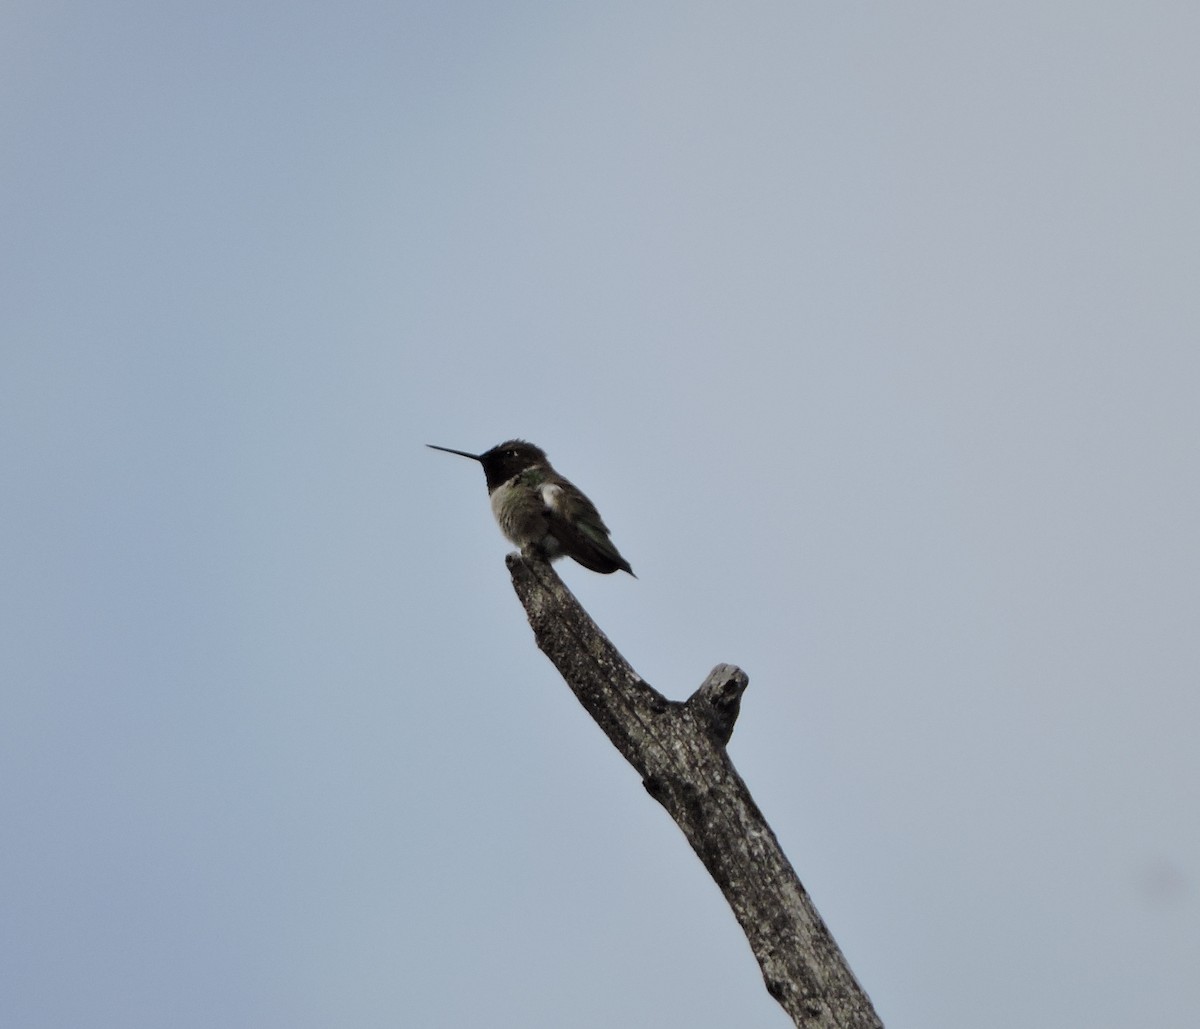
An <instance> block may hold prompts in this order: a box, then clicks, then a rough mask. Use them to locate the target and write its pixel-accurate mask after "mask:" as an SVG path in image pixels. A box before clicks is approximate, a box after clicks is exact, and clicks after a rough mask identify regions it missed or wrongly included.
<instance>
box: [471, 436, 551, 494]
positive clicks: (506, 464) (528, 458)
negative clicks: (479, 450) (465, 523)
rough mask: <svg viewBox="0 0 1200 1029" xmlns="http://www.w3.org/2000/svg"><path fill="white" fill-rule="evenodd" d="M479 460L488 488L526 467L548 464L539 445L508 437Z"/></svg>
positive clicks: (506, 480) (506, 479) (503, 481)
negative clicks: (508, 438)
mask: <svg viewBox="0 0 1200 1029" xmlns="http://www.w3.org/2000/svg"><path fill="white" fill-rule="evenodd" d="M479 460H480V462H481V463H482V464H483V472H484V474H485V475H486V476H487V484H488V489H489V490H492V489H495V488H496V487H497V486H500V485H502V484H503V483H506V482H508V480H509V479H511V478H512V477H513V476H514V475H519V474H520V473H521V472H523V471H525V469H526V468H537V467H546V466H548V465H549V464H550V462H549V461H547V460H546V452H545V451H544V450H543V449H542V448H541V447H535V446H534V445H533V444H532V443H527V442H526V441H525V440H523V439H510V440H508V441H506V442H504V443H500V444H498V445H497V446H494V447H492V449H491V450H489V451H487V452H486V453H484V454H481V455H480V456H479Z"/></svg>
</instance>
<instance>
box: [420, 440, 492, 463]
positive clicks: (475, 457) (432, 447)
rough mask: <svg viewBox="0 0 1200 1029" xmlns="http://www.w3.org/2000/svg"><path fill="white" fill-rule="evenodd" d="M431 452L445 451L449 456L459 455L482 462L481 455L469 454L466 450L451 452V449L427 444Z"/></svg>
mask: <svg viewBox="0 0 1200 1029" xmlns="http://www.w3.org/2000/svg"><path fill="white" fill-rule="evenodd" d="M425 446H427V447H429V448H430V449H431V450H444V451H445V452H446V453H447V454H457V455H458V456H459V457H469V458H470V459H471V460H472V461H482V460H483V458H482V457H481V456H480V455H479V454H468V453H467V452H466V451H465V450H451V449H450V448H449V447H439V446H438V445H437V444H436V443H426V444H425Z"/></svg>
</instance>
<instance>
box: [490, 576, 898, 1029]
mask: <svg viewBox="0 0 1200 1029" xmlns="http://www.w3.org/2000/svg"><path fill="white" fill-rule="evenodd" d="M508 569H509V572H510V573H511V575H512V581H513V587H514V589H516V591H517V596H518V597H520V598H521V603H523V604H524V605H525V610H526V611H527V612H528V614H529V624H530V625H531V626H532V628H533V634H534V636H535V638H536V639H537V645H538V646H539V647H540V648H541V649H542V651H544V652H545V654H546V656H547V657H549V658H550V660H551V661H552V662H554V665H555V667H557V668H558V670H559V672H560V673H561V674H562V677H563V678H564V679H565V680H566V682H567V685H568V686H570V688H571V690H572V691H573V692H574V693H575V696H576V697H578V698H579V701H580V703H582V704H583V706H584V707H585V708H586V709H587V711H588V713H589V714H590V715H591V716H592V717H593V718H594V719H595V720H596V722H597V723H598V724H599V726H600V728H601V729H603V730H604V732H605V733H606V734H607V736H608V738H609V739H610V740H612V742H613V744H614V745H615V746H616V748H617V749H618V750H619V751H620V752H621V753H622V754H623V755H625V759H626V760H627V761H628V762H629V763H630V764H631V765H633V767H634V768H636V769H637V771H638V774H639V775H641V777H642V782H643V784H644V785H645V787H646V789H647V791H648V792H649V793H650V795H651V796H652V797H653V798H654V799H655V800H657V801H658V802H659V803H660V804H662V806H663V807H664V808H666V809H667V812H668V813H669V814H670V815H671V817H672V818H673V819H675V821H676V822H677V823H678V824H679V827H680V828H681V829H682V830H683V833H684V835H685V836H686V837H687V839H688V842H689V843H690V844H691V845H692V849H693V850H695V852H696V853H697V855H699V857H700V860H701V861H703V862H704V866H705V868H707V869H708V871H709V873H710V874H711V875H712V877H713V879H714V880H715V881H716V883H717V885H718V886H719V887H720V888H721V892H722V893H724V894H725V899H726V900H727V901H729V905H730V907H732V908H733V913H734V915H735V916H737V920H738V922H740V923H741V926H742V929H743V930H744V931H745V933H746V938H747V939H748V940H749V941H750V948H751V950H752V951H753V952H754V956H755V957H756V958H757V959H758V963H759V966H760V967H761V968H762V973H763V979H764V980H765V982H766V985H767V991H768V992H769V993H770V994H771V996H772V997H774V998H775V999H776V1000H777V1001H778V1002H779V1003H780V1004H781V1005H782V1006H783V1008H784V1010H785V1011H786V1012H787V1013H788V1014H789V1015H790V1016H791V1018H792V1021H793V1022H795V1024H796V1025H797V1026H802V1027H804V1029H834V1027H838V1029H881V1027H882V1023H881V1022H880V1020H879V1017H878V1016H877V1015H876V1014H875V1010H874V1008H873V1007H872V1006H871V1001H870V1000H869V999H868V997H867V995H866V993H865V992H864V991H863V989H862V987H861V986H859V984H858V982H857V981H856V980H855V978H854V975H853V974H852V973H851V971H850V969H849V968H848V967H847V965H846V961H845V958H843V957H842V953H841V951H840V950H838V946H837V944H836V943H835V942H834V941H833V937H832V936H830V934H829V930H828V929H827V928H826V927H825V923H824V922H822V921H821V916H820V915H819V914H817V910H816V908H814V907H813V904H812V901H811V900H809V898H808V894H807V893H806V892H805V890H804V887H803V886H801V885H800V880H799V879H798V878H797V877H796V873H795V872H794V871H793V870H792V866H791V865H790V864H789V863H788V859H787V858H786V857H785V856H784V853H783V851H782V850H781V849H780V846H779V841H778V840H776V839H775V834H774V833H773V832H772V831H771V827H770V826H769V825H767V823H766V821H765V820H764V818H763V816H762V814H761V812H759V810H758V807H757V806H756V805H755V803H754V800H753V799H752V798H751V796H750V791H749V790H747V789H746V784H745V783H744V782H742V779H741V776H739V775H738V773H737V770H736V769H735V768H734V767H733V764H732V762H731V761H730V760H729V755H728V754H727V753H726V752H725V744H726V743H728V742H729V737H730V734H731V733H732V732H733V724H734V722H735V721H736V720H737V716H738V707H739V704H740V702H741V698H742V693H743V691H744V690H745V689H746V685H747V683H748V681H749V680H748V679H747V676H746V673H745V672H743V671H741V669H739V668H735V667H734V666H733V665H718V666H717V667H716V668H714V669H713V670H712V672H711V673H710V674H709V676H708V678H707V679H706V680H705V681H704V683H703V684H702V685H701V686H700V688H699V689H698V690H696V692H695V693H694V694H692V696H691V697H689V698H688V700H687V701H685V702H683V703H680V702H678V701H672V700H668V699H667V698H666V697H664V696H663V695H662V694H661V693H659V692H658V691H657V690H655V689H653V688H652V687H651V686H650V685H649V684H648V683H646V682H645V681H644V680H643V679H642V678H641V676H639V675H638V674H637V673H636V672H635V671H634V670H633V669H632V668H631V667H630V666H629V664H628V662H626V660H625V659H624V658H623V657H622V656H621V655H620V654H619V653H618V652H617V649H616V647H614V646H613V645H612V643H611V642H610V641H609V640H608V638H607V637H606V636H605V635H604V634H603V633H602V632H601V631H600V630H599V628H597V626H596V623H595V622H593V621H592V620H591V618H590V617H589V616H588V614H587V612H585V611H584V610H583V608H582V607H580V605H579V602H578V601H577V600H576V599H575V597H574V595H573V594H572V593H571V592H570V590H568V589H567V588H566V586H565V585H563V582H562V580H561V579H560V578H559V577H558V575H557V574H556V573H555V572H554V570H553V569H552V568H551V567H550V565H548V564H547V563H546V562H544V561H541V560H537V559H530V558H526V557H521V556H519V555H517V554H510V555H509V557H508Z"/></svg>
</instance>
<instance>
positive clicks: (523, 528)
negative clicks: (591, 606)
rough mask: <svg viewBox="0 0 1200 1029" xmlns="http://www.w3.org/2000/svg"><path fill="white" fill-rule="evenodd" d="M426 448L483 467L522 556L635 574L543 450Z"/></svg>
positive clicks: (523, 445) (500, 517)
mask: <svg viewBox="0 0 1200 1029" xmlns="http://www.w3.org/2000/svg"><path fill="white" fill-rule="evenodd" d="M426 446H428V447H431V448H432V449H433V450H443V451H445V452H446V453H447V454H458V455H459V456H460V457H469V458H470V459H471V460H472V461H478V462H479V463H480V464H481V465H483V474H484V475H485V476H487V488H488V496H490V497H491V498H492V514H494V515H495V516H496V521H497V522H498V523H499V524H500V531H501V532H503V533H504V535H505V536H507V537H508V538H509V540H511V541H512V542H513V543H515V544H516V545H517V546H518V547H520V548H521V552H522V553H525V552H527V551H532V552H534V553H536V554H540V555H541V556H542V557H544V558H546V559H547V560H549V561H554V560H557V559H558V558H560V557H573V558H574V559H575V560H576V561H578V562H579V563H580V564H581V565H583V567H584V568H590V569H591V570H592V571H593V572H600V573H602V574H604V575H608V574H609V573H610V572H615V571H617V570H618V569H620V570H621V571H623V572H628V573H629V574H630V575H633V569H632V568H630V567H629V562H628V561H626V560H625V558H623V557H622V556H621V555H620V554H619V553H618V552H617V548H616V547H614V546H613V543H612V540H610V539H609V538H608V526H607V525H605V524H604V520H603V519H602V518H601V517H600V512H599V511H597V510H596V506H595V505H594V504H593V503H592V502H591V501H590V500H588V498H587V497H585V496H584V495H583V493H582V491H581V490H580V489H579V488H578V487H577V486H575V485H574V484H573V483H571V482H568V481H567V480H566V479H564V478H563V477H562V476H561V475H559V474H558V472H556V471H555V470H554V469H553V468H551V467H550V462H549V461H548V460H547V459H546V452H545V451H544V450H542V449H541V447H535V446H534V445H533V444H532V443H527V442H525V440H523V439H510V440H508V441H507V442H505V443H500V444H498V445H497V446H494V447H492V449H491V450H485V451H484V452H483V453H482V454H469V453H467V451H465V450H451V449H450V447H439V446H437V445H436V444H433V443H427V444H426ZM634 578H635V579H636V578H637V576H636V575H634Z"/></svg>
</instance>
